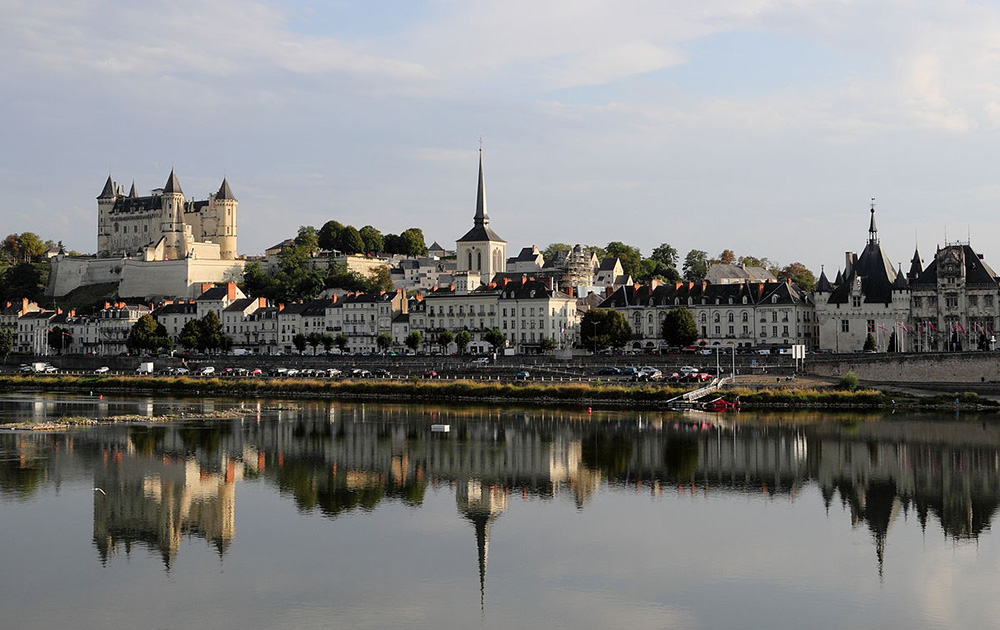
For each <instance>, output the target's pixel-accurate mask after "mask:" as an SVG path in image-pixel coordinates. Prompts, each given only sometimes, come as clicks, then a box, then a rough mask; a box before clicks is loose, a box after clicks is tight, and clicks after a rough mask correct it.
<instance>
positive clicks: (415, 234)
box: [399, 228, 427, 256]
mask: <svg viewBox="0 0 1000 630" xmlns="http://www.w3.org/2000/svg"><path fill="white" fill-rule="evenodd" d="M399 238H400V241H401V242H402V245H403V247H402V249H403V250H404V251H401V252H399V253H401V254H405V255H407V256H426V255H427V245H426V244H425V243H424V231H423V230H421V229H420V228H410V229H408V230H403V231H402V232H401V233H400V235H399Z"/></svg>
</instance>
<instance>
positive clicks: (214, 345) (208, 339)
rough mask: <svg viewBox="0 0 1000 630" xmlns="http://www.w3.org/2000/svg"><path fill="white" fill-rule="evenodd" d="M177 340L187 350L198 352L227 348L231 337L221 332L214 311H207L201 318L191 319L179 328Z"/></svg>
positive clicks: (217, 316) (219, 323)
mask: <svg viewBox="0 0 1000 630" xmlns="http://www.w3.org/2000/svg"><path fill="white" fill-rule="evenodd" d="M177 340H178V341H180V343H181V345H182V346H184V347H185V348H187V349H188V350H191V349H197V350H198V351H199V352H210V351H213V350H225V349H228V348H229V347H230V346H231V345H232V343H233V340H232V338H231V337H230V336H229V335H227V334H225V333H224V332H222V322H220V321H219V315H218V314H217V313H216V312H215V311H209V312H208V313H206V314H205V316H204V317H202V318H201V319H192V320H191V321H189V322H188V323H186V324H184V327H183V328H181V332H180V334H179V335H178V336H177Z"/></svg>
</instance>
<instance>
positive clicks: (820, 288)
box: [816, 268, 833, 293]
mask: <svg viewBox="0 0 1000 630" xmlns="http://www.w3.org/2000/svg"><path fill="white" fill-rule="evenodd" d="M832 290H833V287H831V286H830V280H829V279H828V278H827V277H826V271H825V270H823V269H822V268H820V272H819V281H818V282H817V283H816V291H817V292H819V293H829V292H830V291H832Z"/></svg>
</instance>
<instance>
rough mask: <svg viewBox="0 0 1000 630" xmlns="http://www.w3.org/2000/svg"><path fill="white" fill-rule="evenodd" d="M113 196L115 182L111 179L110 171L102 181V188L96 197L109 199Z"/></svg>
mask: <svg viewBox="0 0 1000 630" xmlns="http://www.w3.org/2000/svg"><path fill="white" fill-rule="evenodd" d="M114 196H115V183H114V181H112V180H111V173H108V181H106V182H104V189H103V190H101V194H100V195H98V196H97V198H98V199H111V198H112V197H114Z"/></svg>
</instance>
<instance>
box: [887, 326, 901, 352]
mask: <svg viewBox="0 0 1000 630" xmlns="http://www.w3.org/2000/svg"><path fill="white" fill-rule="evenodd" d="M885 351H886V352H899V349H898V348H896V331H895V330H894V331H892V334H891V335H889V344H888V345H887V346H886V348H885Z"/></svg>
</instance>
